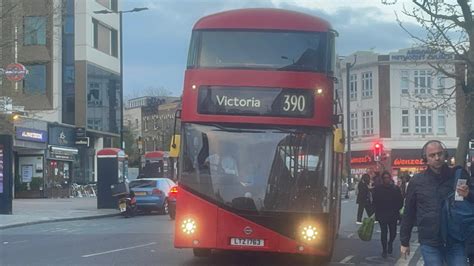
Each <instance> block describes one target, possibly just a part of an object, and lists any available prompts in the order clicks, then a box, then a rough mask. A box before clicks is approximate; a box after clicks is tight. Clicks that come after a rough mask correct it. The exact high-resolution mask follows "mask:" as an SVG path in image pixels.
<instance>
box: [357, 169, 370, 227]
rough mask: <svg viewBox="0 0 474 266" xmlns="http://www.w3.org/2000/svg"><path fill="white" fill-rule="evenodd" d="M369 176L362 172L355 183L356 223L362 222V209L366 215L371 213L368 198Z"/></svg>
mask: <svg viewBox="0 0 474 266" xmlns="http://www.w3.org/2000/svg"><path fill="white" fill-rule="evenodd" d="M369 184H370V176H369V175H368V174H363V175H362V178H361V179H360V181H359V184H358V185H357V191H358V192H357V204H358V205H359V208H358V210H357V224H361V223H362V215H363V214H364V209H365V211H366V212H367V216H371V215H372V202H371V200H370V193H371V192H370V190H369Z"/></svg>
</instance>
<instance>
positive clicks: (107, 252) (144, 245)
mask: <svg viewBox="0 0 474 266" xmlns="http://www.w3.org/2000/svg"><path fill="white" fill-rule="evenodd" d="M155 244H156V242H151V243H148V244H143V245H138V246H133V247H128V248H119V249H114V250H109V251H104V252H99V253H94V254H88V255H82V256H81V257H83V258H88V257H92V256H98V255H104V254H109V253H114V252H118V251H123V250H127V249H134V248H141V247H146V246H151V245H155Z"/></svg>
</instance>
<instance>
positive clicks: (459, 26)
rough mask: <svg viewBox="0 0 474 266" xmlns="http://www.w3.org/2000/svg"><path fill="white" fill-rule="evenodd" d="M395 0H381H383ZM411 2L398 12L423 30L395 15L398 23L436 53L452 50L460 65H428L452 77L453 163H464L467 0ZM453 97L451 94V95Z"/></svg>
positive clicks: (470, 93)
mask: <svg viewBox="0 0 474 266" xmlns="http://www.w3.org/2000/svg"><path fill="white" fill-rule="evenodd" d="M394 2H396V0H395V1H387V0H382V3H384V4H393V3H394ZM412 2H413V6H412V7H410V8H408V7H404V9H403V11H402V13H403V14H404V15H405V16H407V17H409V18H414V19H415V20H416V22H417V23H418V24H419V26H421V28H422V29H423V30H424V32H425V33H426V35H425V36H420V35H416V34H413V33H412V32H410V31H409V30H407V28H406V27H405V26H404V24H403V22H402V21H401V19H400V17H398V16H397V21H398V23H399V25H400V26H401V27H402V28H403V29H404V30H405V31H406V32H407V33H408V34H409V35H410V36H411V37H412V38H413V39H414V40H415V41H416V43H417V45H419V46H423V47H426V48H428V49H431V50H433V51H435V52H438V53H440V54H448V53H453V54H455V57H456V59H457V60H460V62H462V63H461V66H460V67H456V68H455V69H449V68H447V67H446V65H443V64H437V65H432V67H433V68H434V69H435V70H436V71H439V72H441V73H443V74H444V75H446V76H447V77H451V78H454V79H455V80H456V85H457V86H456V91H455V92H456V95H455V97H456V113H457V114H456V115H457V117H458V120H457V121H458V124H459V125H458V134H459V142H458V146H457V150H456V157H455V158H456V163H457V164H460V165H464V164H465V162H466V155H467V152H468V145H469V140H470V139H472V138H474V115H473V114H474V50H473V49H471V48H472V47H471V46H473V44H474V20H473V10H472V6H471V1H469V0H457V1H455V2H454V1H449V2H448V1H443V0H412ZM453 97H454V95H453Z"/></svg>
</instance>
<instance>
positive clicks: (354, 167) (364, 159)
mask: <svg viewBox="0 0 474 266" xmlns="http://www.w3.org/2000/svg"><path fill="white" fill-rule="evenodd" d="M376 167H377V162H376V161H374V157H373V151H371V150H366V151H352V152H351V176H352V177H354V178H356V179H357V180H360V178H361V177H362V175H363V174H365V173H367V172H368V171H369V169H371V168H372V169H375V168H376Z"/></svg>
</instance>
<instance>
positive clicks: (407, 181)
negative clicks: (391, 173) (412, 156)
mask: <svg viewBox="0 0 474 266" xmlns="http://www.w3.org/2000/svg"><path fill="white" fill-rule="evenodd" d="M408 184H410V176H409V175H407V174H406V175H404V176H403V177H402V183H401V184H400V189H401V191H402V197H403V199H405V198H406V196H407V188H408Z"/></svg>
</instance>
